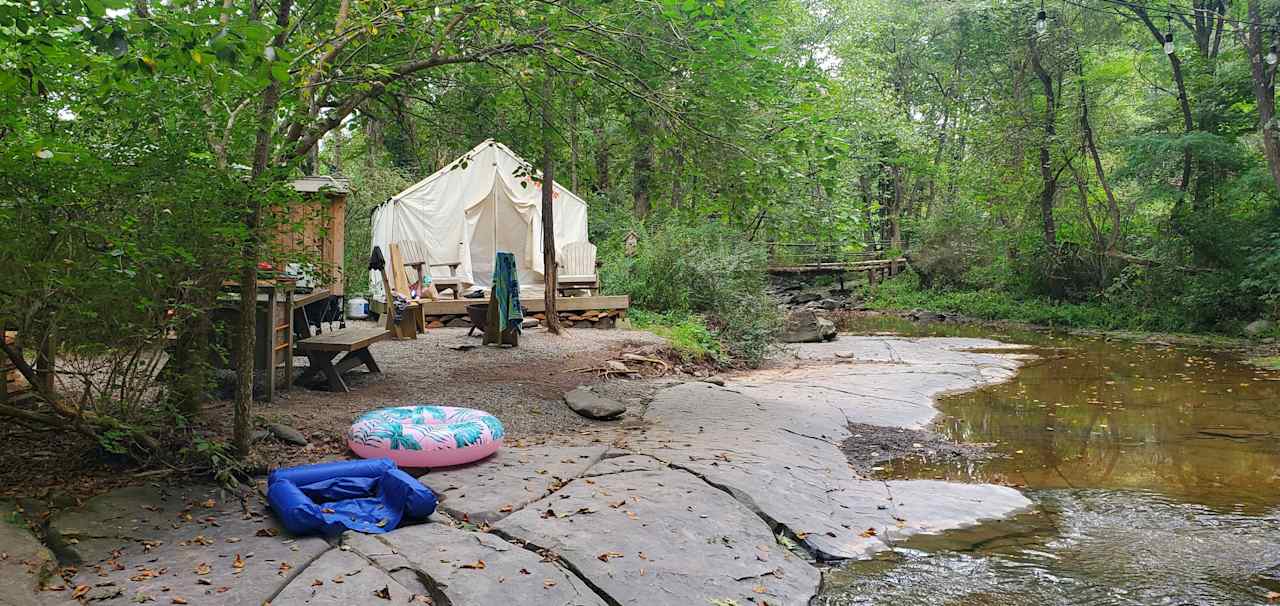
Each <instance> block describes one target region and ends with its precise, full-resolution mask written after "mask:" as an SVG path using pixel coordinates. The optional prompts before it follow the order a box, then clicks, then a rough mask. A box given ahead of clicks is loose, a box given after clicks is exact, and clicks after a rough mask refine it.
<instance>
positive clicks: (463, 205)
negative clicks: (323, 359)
mask: <svg viewBox="0 0 1280 606" xmlns="http://www.w3.org/2000/svg"><path fill="white" fill-rule="evenodd" d="M539 174H540V173H538V172H537V171H534V170H533V167H532V166H531V165H530V164H529V163H528V162H525V161H524V160H523V159H521V158H520V157H519V156H517V155H516V154H515V152H512V151H511V150H510V149H508V148H507V146H505V145H503V144H501V143H497V142H495V141H494V140H492V139H489V140H487V141H485V142H484V143H481V144H480V145H477V146H476V147H475V148H474V149H472V150H471V151H469V152H467V153H466V154H463V155H462V157H460V158H458V159H457V160H455V161H453V162H451V163H450V164H449V165H448V166H446V167H444V168H442V169H440V170H439V171H437V172H436V173H435V174H433V175H431V176H429V177H427V178H426V179H423V180H421V181H419V182H417V183H415V184H413V185H412V186H410V187H409V188H408V189H406V190H404V191H402V192H400V193H399V194H397V195H396V196H395V197H393V198H391V199H390V200H389V201H387V202H386V203H384V204H382V205H381V206H379V207H378V208H377V209H375V210H374V212H373V245H374V246H379V247H381V248H382V250H383V254H384V255H386V254H387V245H388V244H390V243H391V242H400V241H412V242H415V243H417V244H418V245H419V248H421V249H423V250H425V251H426V256H427V259H426V261H427V263H428V264H445V263H458V264H459V266H458V270H457V271H458V276H460V277H462V279H463V280H465V281H467V282H469V283H472V284H477V285H480V286H486V287H487V286H489V283H490V281H491V279H492V275H493V259H494V253H496V252H498V251H506V252H511V253H514V254H515V257H516V268H517V270H518V271H519V279H520V284H521V285H522V286H540V285H541V283H542V280H543V276H542V270H543V264H542V219H541V216H542V187H541V184H540V183H539V182H537V181H535V180H534V179H533V178H531V177H537V176H538V175H539ZM554 187H555V189H554V190H553V192H552V196H553V198H552V199H553V204H552V213H553V216H552V218H553V220H554V224H555V242H556V247H557V248H558V249H562V248H563V247H564V245H565V244H568V243H570V242H580V241H586V239H587V203H586V202H583V200H582V198H579V197H578V196H576V195H574V194H573V192H571V191H569V190H567V189H565V188H563V187H561V186H560V184H559V183H555V184H554ZM431 273H432V275H433V276H436V277H444V276H448V275H449V268H448V267H433V268H431ZM369 284H370V289H371V292H373V293H374V296H375V297H377V298H379V299H382V298H383V297H382V281H381V278H380V277H379V276H378V274H377V272H370V276H369Z"/></svg>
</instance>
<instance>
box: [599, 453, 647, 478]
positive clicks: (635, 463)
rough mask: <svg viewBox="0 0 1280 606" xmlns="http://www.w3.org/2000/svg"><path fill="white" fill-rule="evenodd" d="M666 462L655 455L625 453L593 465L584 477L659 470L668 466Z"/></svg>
mask: <svg viewBox="0 0 1280 606" xmlns="http://www.w3.org/2000/svg"><path fill="white" fill-rule="evenodd" d="M666 466H667V465H666V464H665V463H663V462H662V461H659V460H657V459H655V458H653V457H647V456H644V455H636V454H623V455H621V456H616V457H610V458H606V459H604V460H602V461H600V462H599V463H596V464H595V465H592V466H591V468H590V469H588V470H587V472H586V473H584V474H582V477H584V478H593V477H595V476H606V475H609V474H611V473H622V472H625V471H657V470H659V469H664V468H666Z"/></svg>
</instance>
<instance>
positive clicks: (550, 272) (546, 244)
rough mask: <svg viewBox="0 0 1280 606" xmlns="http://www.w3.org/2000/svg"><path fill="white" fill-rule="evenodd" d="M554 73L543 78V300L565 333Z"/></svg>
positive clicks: (554, 326) (552, 323)
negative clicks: (559, 284)
mask: <svg viewBox="0 0 1280 606" xmlns="http://www.w3.org/2000/svg"><path fill="white" fill-rule="evenodd" d="M551 93H552V84H551V73H550V71H548V73H547V74H546V75H545V76H544V78H543V82H542V272H543V273H542V276H543V287H544V289H545V290H544V292H543V295H542V296H543V304H544V305H545V306H546V309H545V312H546V317H547V319H546V322H547V331H548V332H550V333H551V334H553V335H558V334H560V333H561V328H560V315H559V311H558V310H557V309H556V274H558V273H559V265H558V264H557V259H556V224H555V219H554V217H555V215H554V214H553V212H552V204H554V203H555V189H556V185H555V183H556V182H555V174H554V168H555V161H554V160H553V159H552V145H551V139H552V137H553V136H554V133H553V132H552V128H551Z"/></svg>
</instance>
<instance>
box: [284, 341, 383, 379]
mask: <svg viewBox="0 0 1280 606" xmlns="http://www.w3.org/2000/svg"><path fill="white" fill-rule="evenodd" d="M390 337H391V331H389V330H387V329H385V328H345V329H342V330H335V331H330V332H327V333H324V334H321V335H317V336H314V337H309V338H306V339H303V340H301V341H298V342H297V344H296V347H297V350H298V352H299V353H302V354H304V355H306V356H307V361H308V362H310V366H308V367H307V370H306V371H305V372H303V373H302V374H301V375H300V376H299V377H298V380H297V381H295V383H297V384H299V385H302V384H306V383H309V382H311V381H313V380H315V379H316V378H318V376H320V375H323V376H324V378H325V379H326V380H327V381H328V384H329V391H339V392H344V393H345V392H348V391H351V390H350V389H349V388H347V383H346V381H344V380H343V379H342V373H344V372H347V371H348V370H351V369H353V368H355V367H357V366H360V365H362V364H363V365H364V366H365V367H366V368H368V370H369V372H382V369H380V368H378V363H377V362H375V361H374V359H373V353H372V352H370V351H369V346H370V345H373V344H374V343H377V342H378V341H382V340H384V339H387V338H390ZM338 354H344V355H343V356H342V358H340V359H338V360H337V362H335V361H334V358H336V357H337V356H338Z"/></svg>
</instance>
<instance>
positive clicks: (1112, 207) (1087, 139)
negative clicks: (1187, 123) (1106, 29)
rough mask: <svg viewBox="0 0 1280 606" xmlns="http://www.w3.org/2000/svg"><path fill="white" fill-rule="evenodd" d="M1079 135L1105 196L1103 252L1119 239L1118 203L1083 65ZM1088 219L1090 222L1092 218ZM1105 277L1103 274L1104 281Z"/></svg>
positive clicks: (1113, 245)
mask: <svg viewBox="0 0 1280 606" xmlns="http://www.w3.org/2000/svg"><path fill="white" fill-rule="evenodd" d="M1077 54H1078V51H1077ZM1080 136H1081V138H1082V139H1084V146H1085V150H1086V151H1087V152H1088V153H1089V157H1090V158H1091V159H1092V160H1093V170H1094V173H1095V174H1096V175H1097V176H1098V183H1099V184H1101V185H1102V191H1103V192H1104V193H1105V194H1106V196H1107V214H1108V215H1109V216H1110V218H1111V234H1110V235H1108V236H1107V239H1106V242H1105V246H1104V247H1103V248H1102V250H1101V252H1105V251H1108V250H1112V249H1114V248H1115V246H1116V241H1117V240H1119V239H1120V204H1119V203H1118V202H1116V196H1115V192H1114V191H1112V189H1111V184H1110V183H1109V182H1108V181H1107V173H1106V171H1105V170H1103V168H1102V157H1101V156H1100V155H1099V154H1098V145H1097V143H1096V142H1095V141H1094V139H1093V125H1092V124H1090V122H1089V97H1088V95H1087V94H1085V88H1084V67H1083V65H1082V66H1081V68H1080ZM1086 195H1087V194H1086ZM1086 210H1087V207H1086ZM1089 220H1090V222H1091V223H1092V221H1093V219H1092V218H1090V219H1089ZM1105 277H1106V276H1105V275H1104V276H1103V278H1104V281H1105Z"/></svg>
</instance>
